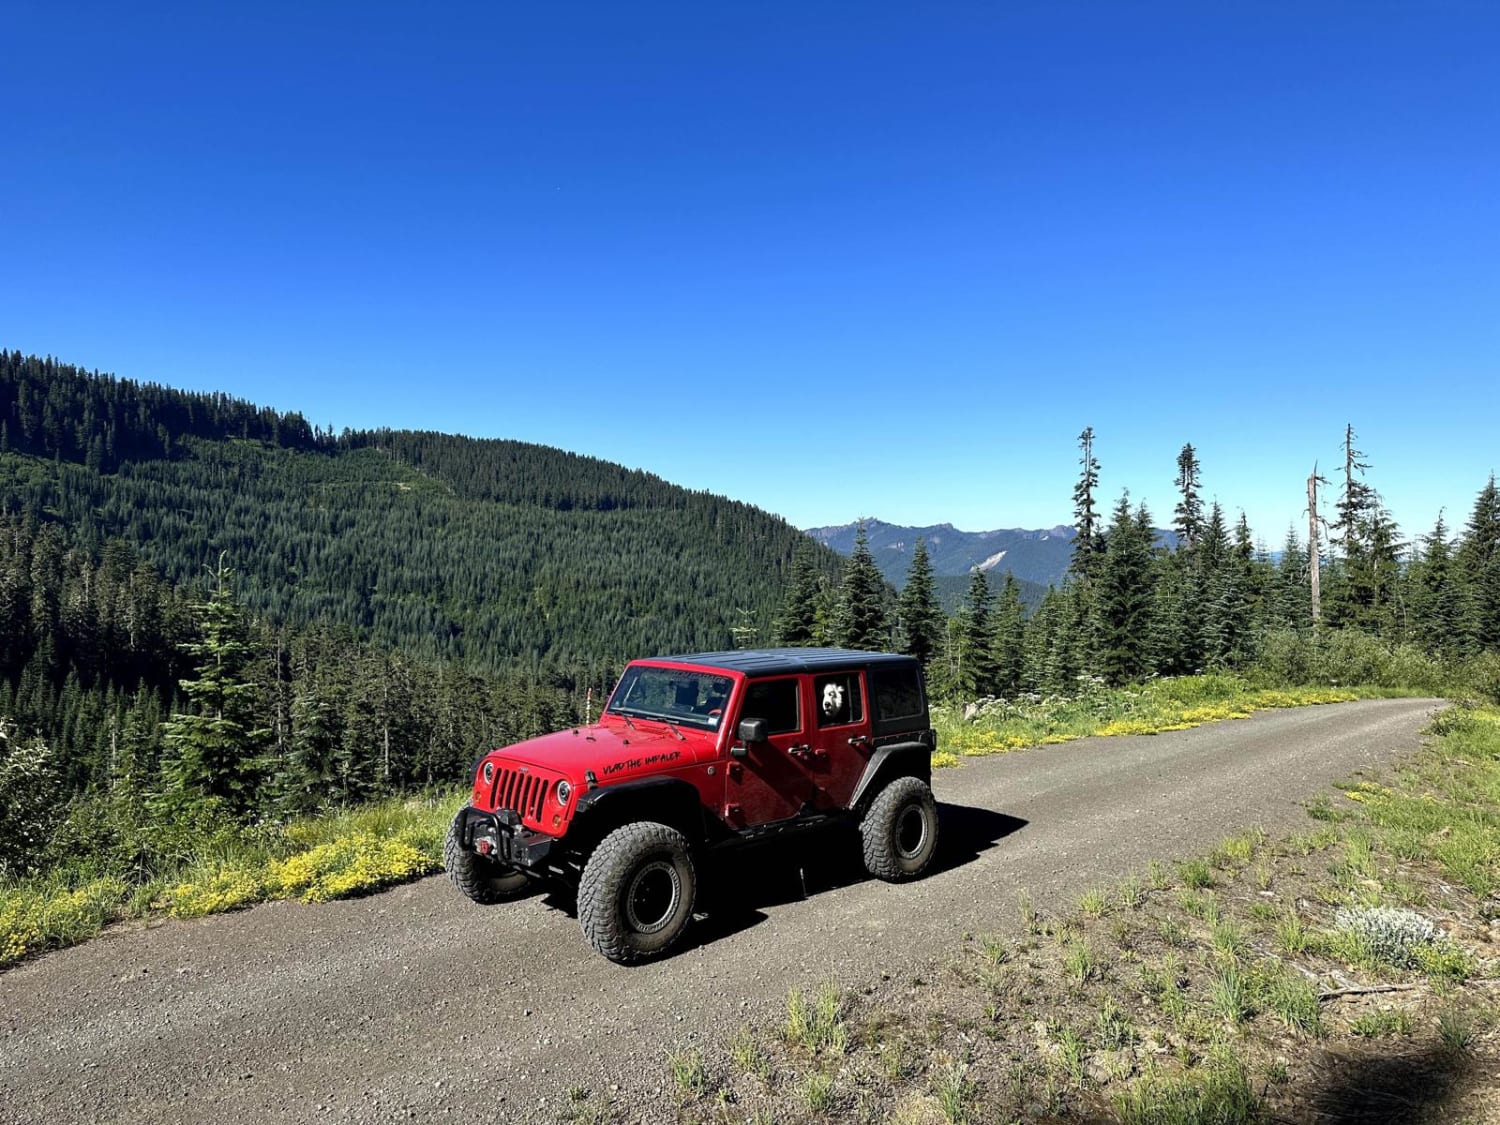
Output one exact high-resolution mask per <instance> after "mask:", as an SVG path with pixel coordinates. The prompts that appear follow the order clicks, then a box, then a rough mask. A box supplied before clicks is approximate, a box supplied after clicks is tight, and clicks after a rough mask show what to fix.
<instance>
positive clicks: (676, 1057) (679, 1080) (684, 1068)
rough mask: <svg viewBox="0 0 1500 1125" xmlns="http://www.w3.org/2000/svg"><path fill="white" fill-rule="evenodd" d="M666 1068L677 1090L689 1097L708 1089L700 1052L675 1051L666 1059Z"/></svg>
mask: <svg viewBox="0 0 1500 1125" xmlns="http://www.w3.org/2000/svg"><path fill="white" fill-rule="evenodd" d="M667 1068H668V1069H669V1070H670V1071H671V1072H672V1081H673V1082H675V1083H676V1084H677V1088H678V1089H679V1090H681V1091H682V1093H684V1094H686V1095H688V1096H690V1097H692V1096H696V1095H698V1094H701V1093H703V1091H704V1090H705V1089H707V1088H708V1071H707V1069H706V1068H705V1067H704V1065H703V1053H702V1052H701V1051H677V1052H675V1053H674V1054H672V1055H671V1056H670V1057H669V1058H668V1059H667Z"/></svg>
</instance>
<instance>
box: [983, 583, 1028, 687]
mask: <svg viewBox="0 0 1500 1125" xmlns="http://www.w3.org/2000/svg"><path fill="white" fill-rule="evenodd" d="M994 620H995V624H994V638H993V640H992V641H991V644H990V652H991V663H992V665H993V668H994V686H995V694H996V695H1002V696H1005V697H1007V698H1011V697H1014V696H1015V695H1017V694H1018V693H1019V692H1020V691H1021V688H1022V685H1023V684H1024V682H1025V679H1026V607H1025V606H1024V605H1022V603H1021V587H1020V584H1019V583H1017V582H1016V576H1015V575H1014V574H1007V575H1006V576H1005V582H1004V583H1003V584H1002V585H1001V587H1000V594H999V596H998V597H997V598H996V600H995V613H994Z"/></svg>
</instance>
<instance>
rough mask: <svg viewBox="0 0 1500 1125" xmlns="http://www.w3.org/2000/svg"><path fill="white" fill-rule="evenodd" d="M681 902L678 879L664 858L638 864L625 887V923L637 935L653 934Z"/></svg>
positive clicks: (670, 863) (672, 866)
mask: <svg viewBox="0 0 1500 1125" xmlns="http://www.w3.org/2000/svg"><path fill="white" fill-rule="evenodd" d="M681 901H682V880H681V879H680V878H679V877H678V875H677V868H676V866H675V865H674V864H673V863H672V862H671V861H670V860H667V859H654V860H652V861H650V862H649V863H646V864H644V865H642V867H641V868H640V870H639V871H637V872H636V873H635V875H634V876H632V878H631V880H630V883H629V885H628V886H627V887H626V888H625V920H626V921H627V922H628V923H629V924H630V928H631V929H632V930H634V931H635V932H636V933H638V934H654V933H656V932H657V931H658V930H660V929H662V928H663V927H665V926H666V925H667V923H668V922H670V921H671V920H672V917H673V915H675V914H676V913H677V906H678V903H679V902H681Z"/></svg>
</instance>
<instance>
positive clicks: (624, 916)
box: [578, 821, 698, 965]
mask: <svg viewBox="0 0 1500 1125" xmlns="http://www.w3.org/2000/svg"><path fill="white" fill-rule="evenodd" d="M697 891H698V874H697V872H696V871H695V870H694V868H693V857H692V852H691V849H690V848H689V846H688V841H687V837H685V836H684V835H683V834H682V833H681V832H678V831H677V830H676V829H675V828H670V827H668V826H667V825H665V824H657V823H655V822H654V821H639V822H637V823H635V824H627V825H625V826H623V827H621V828H616V829H615V830H614V831H613V832H611V833H610V834H609V835H608V836H606V837H605V838H604V840H603V842H602V843H601V844H600V845H599V846H598V847H597V848H595V849H594V854H593V855H591V856H590V857H589V860H588V863H586V864H585V865H584V868H583V877H582V878H581V879H580V880H579V883H578V924H579V926H580V927H582V929H583V936H584V937H585V938H587V939H588V943H589V944H590V945H592V946H593V947H594V948H595V949H596V950H598V951H599V952H600V953H602V954H604V956H606V957H608V958H609V959H610V960H611V961H614V962H617V963H618V964H621V965H631V964H635V963H636V962H638V961H646V960H649V959H650V958H652V957H657V956H660V955H661V954H663V953H665V952H666V951H667V950H668V949H670V948H671V947H672V946H673V945H674V944H675V943H676V941H677V939H678V938H680V937H681V936H682V933H683V931H684V930H686V929H687V925H688V922H689V920H691V918H692V916H693V900H694V898H695V897H696V895H697Z"/></svg>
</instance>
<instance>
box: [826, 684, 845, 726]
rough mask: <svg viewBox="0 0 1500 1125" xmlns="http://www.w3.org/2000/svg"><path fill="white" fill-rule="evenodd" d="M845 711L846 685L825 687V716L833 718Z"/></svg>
mask: <svg viewBox="0 0 1500 1125" xmlns="http://www.w3.org/2000/svg"><path fill="white" fill-rule="evenodd" d="M843 709H844V685H843V684H824V685H823V715H824V717H825V718H832V717H833V716H834V715H837V714H838V713H839V712H840V711H842V710H843Z"/></svg>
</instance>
